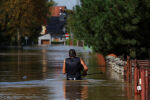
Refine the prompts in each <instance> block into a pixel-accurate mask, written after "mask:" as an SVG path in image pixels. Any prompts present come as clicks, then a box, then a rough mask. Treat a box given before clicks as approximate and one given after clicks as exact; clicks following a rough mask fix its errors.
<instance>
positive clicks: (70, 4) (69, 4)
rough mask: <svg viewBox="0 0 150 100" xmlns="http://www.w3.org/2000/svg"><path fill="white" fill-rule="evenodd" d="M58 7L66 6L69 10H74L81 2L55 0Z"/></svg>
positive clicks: (75, 0)
mask: <svg viewBox="0 0 150 100" xmlns="http://www.w3.org/2000/svg"><path fill="white" fill-rule="evenodd" d="M54 1H55V2H56V3H57V5H58V6H66V7H67V9H72V7H73V6H75V5H76V4H77V3H78V1H79V0H54Z"/></svg>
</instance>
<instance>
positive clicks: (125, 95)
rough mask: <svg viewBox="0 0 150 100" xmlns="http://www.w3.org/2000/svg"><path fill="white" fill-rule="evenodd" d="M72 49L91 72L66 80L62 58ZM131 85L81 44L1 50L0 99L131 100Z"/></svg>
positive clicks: (132, 99)
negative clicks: (79, 78)
mask: <svg viewBox="0 0 150 100" xmlns="http://www.w3.org/2000/svg"><path fill="white" fill-rule="evenodd" d="M71 48H74V49H75V50H76V52H77V55H78V56H80V57H82V58H83V59H84V60H85V63H86V64H87V65H88V67H89V71H88V73H89V74H90V75H88V76H86V77H84V78H83V80H80V81H66V80H65V75H63V74H62V65H63V60H64V58H66V57H68V50H69V49H71ZM100 72H103V73H102V74H99V73H100ZM130 87H131V85H130V84H127V83H125V82H124V81H123V80H122V79H121V77H119V76H118V75H116V73H110V71H109V70H107V69H106V67H102V66H100V65H99V64H98V60H97V56H96V55H95V54H93V53H90V52H89V51H85V50H84V49H83V48H81V47H69V46H51V47H25V48H24V49H23V50H19V51H17V50H0V100H134V96H133V90H132V88H130Z"/></svg>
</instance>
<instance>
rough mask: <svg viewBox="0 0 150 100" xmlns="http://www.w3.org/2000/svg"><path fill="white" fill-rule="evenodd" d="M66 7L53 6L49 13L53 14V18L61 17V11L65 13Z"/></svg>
mask: <svg viewBox="0 0 150 100" xmlns="http://www.w3.org/2000/svg"><path fill="white" fill-rule="evenodd" d="M65 8H66V6H53V7H50V9H49V11H50V12H51V16H60V10H61V9H62V11H64V9H65Z"/></svg>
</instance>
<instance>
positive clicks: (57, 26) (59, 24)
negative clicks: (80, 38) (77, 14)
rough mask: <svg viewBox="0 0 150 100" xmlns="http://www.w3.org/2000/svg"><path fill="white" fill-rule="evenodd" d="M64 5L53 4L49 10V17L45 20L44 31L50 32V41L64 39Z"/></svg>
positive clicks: (61, 40)
mask: <svg viewBox="0 0 150 100" xmlns="http://www.w3.org/2000/svg"><path fill="white" fill-rule="evenodd" d="M65 9H66V6H53V7H51V8H50V9H49V10H50V12H51V17H50V18H49V19H48V20H47V27H46V31H47V33H48V34H51V38H52V42H64V40H65V36H64V35H65V31H66V29H65V23H66V17H67V15H66V12H65Z"/></svg>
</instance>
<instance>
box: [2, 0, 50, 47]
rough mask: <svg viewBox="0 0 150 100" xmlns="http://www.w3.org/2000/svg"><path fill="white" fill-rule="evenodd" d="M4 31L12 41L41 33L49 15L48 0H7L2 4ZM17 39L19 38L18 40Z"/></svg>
mask: <svg viewBox="0 0 150 100" xmlns="http://www.w3.org/2000/svg"><path fill="white" fill-rule="evenodd" d="M1 8H2V10H3V11H2V13H1V14H0V18H1V17H2V20H1V24H2V25H3V26H1V27H2V29H3V30H5V35H7V36H9V38H10V40H12V39H14V38H15V39H17V42H18V46H20V45H21V38H23V37H24V36H29V37H30V36H33V35H34V34H37V32H39V31H40V29H41V28H39V27H41V25H42V24H43V23H44V20H45V19H46V14H47V0H5V1H3V3H2V6H1ZM16 37H17V38H16Z"/></svg>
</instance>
